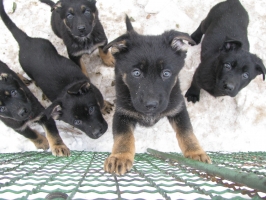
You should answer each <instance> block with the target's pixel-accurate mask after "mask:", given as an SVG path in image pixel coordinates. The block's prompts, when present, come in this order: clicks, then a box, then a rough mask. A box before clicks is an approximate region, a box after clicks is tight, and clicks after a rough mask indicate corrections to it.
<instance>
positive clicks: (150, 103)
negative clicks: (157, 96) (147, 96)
mask: <svg viewBox="0 0 266 200" xmlns="http://www.w3.org/2000/svg"><path fill="white" fill-rule="evenodd" d="M158 105H159V102H158V101H156V100H150V101H148V102H146V105H145V107H146V108H147V110H148V111H153V110H155V109H156V108H157V107H158Z"/></svg>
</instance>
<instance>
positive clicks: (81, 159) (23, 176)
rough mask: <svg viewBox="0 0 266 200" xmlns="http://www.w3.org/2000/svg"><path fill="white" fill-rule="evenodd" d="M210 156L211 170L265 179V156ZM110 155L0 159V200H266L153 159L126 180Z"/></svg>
mask: <svg viewBox="0 0 266 200" xmlns="http://www.w3.org/2000/svg"><path fill="white" fill-rule="evenodd" d="M208 154H209V155H210V157H211V159H212V161H213V165H216V166H223V167H227V168H230V169H234V170H238V171H241V172H247V173H249V174H256V175H257V176H258V178H263V179H265V178H266V152H247V153H221V152H219V153H217V152H208ZM108 155H109V153H101V152H79V151H72V152H71V156H70V157H68V158H61V157H54V156H52V155H51V153H49V152H24V153H6V154H0V199H266V193H265V192H261V191H258V190H256V189H252V188H250V187H247V186H245V185H242V184H239V183H234V182H231V181H228V180H226V179H224V178H223V177H218V176H215V175H210V174H207V173H205V172H203V171H201V170H198V169H196V168H193V167H189V166H186V165H185V164H182V163H180V162H177V161H174V160H171V159H165V158H162V157H160V158H159V157H157V156H155V155H152V154H150V153H144V154H136V156H135V161H134V166H133V168H132V170H131V171H130V172H129V173H127V174H126V175H123V176H116V175H113V174H107V173H105V172H104V171H103V162H104V160H105V158H106V157H107V156H108ZM172 155H179V154H175V153H172ZM64 194H65V195H64ZM56 195H59V196H56Z"/></svg>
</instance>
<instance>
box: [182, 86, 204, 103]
mask: <svg viewBox="0 0 266 200" xmlns="http://www.w3.org/2000/svg"><path fill="white" fill-rule="evenodd" d="M185 97H186V98H187V101H188V102H193V103H196V102H197V101H199V100H200V95H199V93H197V92H194V91H192V90H191V89H189V90H188V91H187V92H186V94H185Z"/></svg>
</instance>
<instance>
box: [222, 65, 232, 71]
mask: <svg viewBox="0 0 266 200" xmlns="http://www.w3.org/2000/svg"><path fill="white" fill-rule="evenodd" d="M224 68H225V69H226V70H227V71H229V70H231V69H232V66H231V64H230V63H225V64H224Z"/></svg>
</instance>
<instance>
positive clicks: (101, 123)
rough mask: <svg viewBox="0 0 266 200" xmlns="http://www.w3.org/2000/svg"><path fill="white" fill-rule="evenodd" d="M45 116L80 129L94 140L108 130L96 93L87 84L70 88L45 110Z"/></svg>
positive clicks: (79, 84)
mask: <svg viewBox="0 0 266 200" xmlns="http://www.w3.org/2000/svg"><path fill="white" fill-rule="evenodd" d="M45 114H46V116H47V117H48V118H49V117H53V118H54V119H57V120H63V121H64V122H66V123H68V124H70V125H72V126H74V127H76V128H78V129H80V130H81V131H83V132H84V133H86V134H87V135H88V136H89V137H90V138H92V139H97V138H99V137H101V136H102V135H103V134H104V133H105V132H106V130H107V128H108V125H107V123H106V121H105V120H104V118H103V117H102V114H101V111H100V106H99V103H98V102H97V100H96V98H95V95H94V91H93V89H92V88H91V87H90V85H89V83H86V82H85V83H78V84H76V85H74V86H72V87H71V88H69V89H68V91H67V93H66V94H65V95H64V96H63V97H60V98H58V99H56V100H55V101H54V102H53V103H52V105H50V106H49V107H48V108H47V109H46V110H45Z"/></svg>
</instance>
